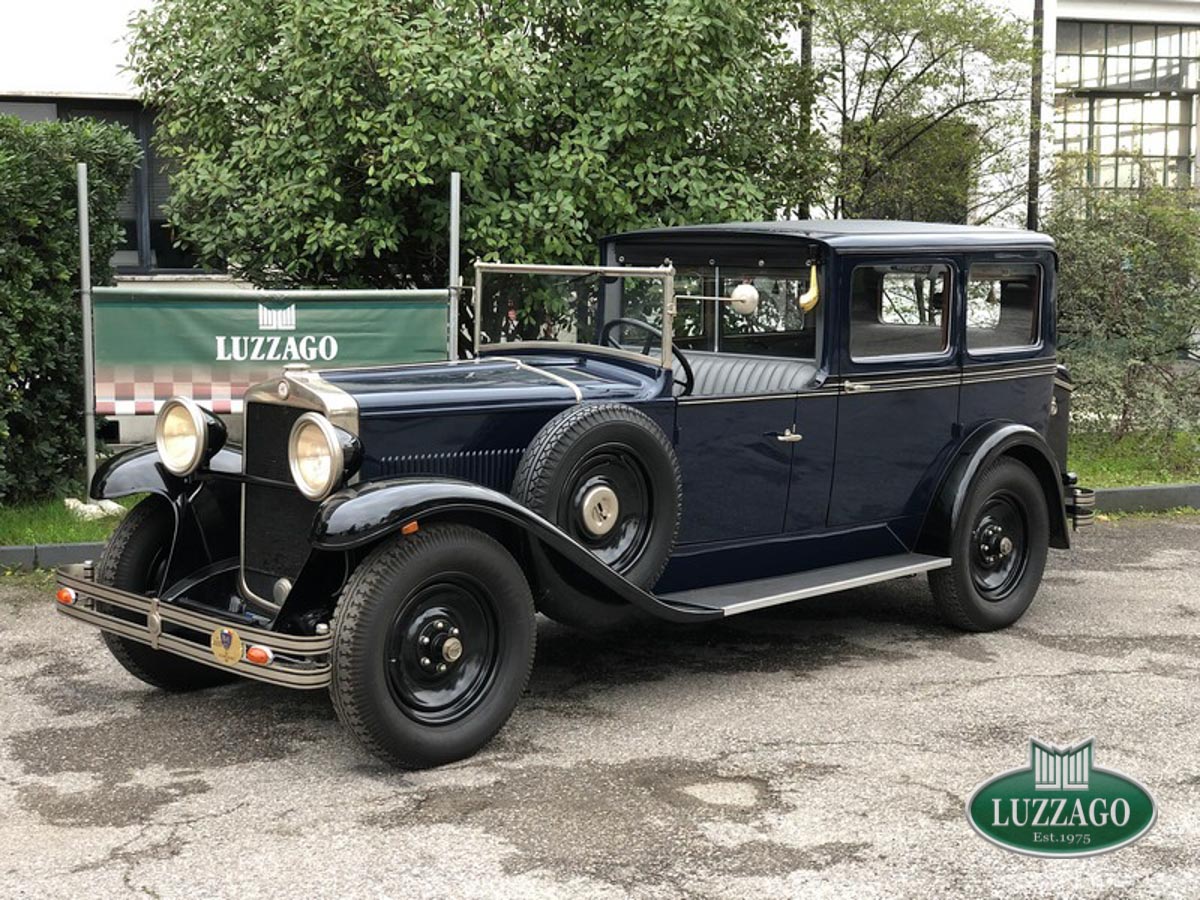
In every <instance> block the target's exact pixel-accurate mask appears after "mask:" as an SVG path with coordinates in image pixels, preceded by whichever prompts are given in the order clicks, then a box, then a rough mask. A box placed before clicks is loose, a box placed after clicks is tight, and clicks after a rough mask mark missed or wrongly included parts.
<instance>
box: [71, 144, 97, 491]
mask: <svg viewBox="0 0 1200 900" xmlns="http://www.w3.org/2000/svg"><path fill="white" fill-rule="evenodd" d="M75 182H76V188H77V190H78V196H79V298H80V301H81V303H82V306H83V427H84V445H85V452H86V454H87V486H86V488H85V494H86V495H89V496H90V491H91V488H92V477H93V476H94V475H95V474H96V396H95V391H96V381H95V378H96V360H95V347H94V345H93V343H92V248H91V242H90V240H89V238H88V174H87V163H76V164H75ZM85 499H86V497H85Z"/></svg>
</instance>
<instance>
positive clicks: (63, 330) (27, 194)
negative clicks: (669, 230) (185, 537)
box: [0, 116, 139, 502]
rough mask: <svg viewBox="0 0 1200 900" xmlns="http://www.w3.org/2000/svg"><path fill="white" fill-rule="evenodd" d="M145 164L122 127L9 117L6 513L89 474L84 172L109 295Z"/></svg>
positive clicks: (2, 234)
mask: <svg viewBox="0 0 1200 900" xmlns="http://www.w3.org/2000/svg"><path fill="white" fill-rule="evenodd" d="M138 156H139V150H138V147H137V144H136V142H135V141H134V139H133V138H132V137H130V136H129V134H128V133H127V132H126V131H125V130H124V129H123V128H121V127H119V126H115V125H105V124H102V123H99V122H93V121H91V120H89V119H77V120H74V121H71V122H61V123H60V122H50V123H37V124H24V123H22V122H21V121H19V120H18V119H16V118H14V117H11V116H0V502H15V501H21V500H27V499H33V498H36V497H39V496H43V495H46V496H48V495H52V494H53V493H54V492H56V491H58V490H60V489H62V488H63V487H64V486H65V484H66V483H67V482H69V481H71V480H73V479H74V478H77V477H78V475H79V473H80V469H81V468H82V467H83V454H84V435H83V428H82V418H81V415H80V413H81V412H82V410H83V344H82V341H81V330H82V326H81V316H80V306H79V295H78V293H77V290H76V289H77V288H78V286H79V230H78V229H79V225H78V221H77V218H76V182H75V164H76V163H77V162H85V163H87V164H88V186H89V203H88V209H89V217H90V220H91V221H90V229H91V252H92V259H91V270H92V280H93V283H95V284H104V283H106V282H109V281H111V279H112V270H111V269H110V267H109V259H110V258H111V257H112V255H113V252H114V251H115V250H116V249H117V246H118V244H119V243H120V240H121V236H122V233H121V226H120V223H119V222H118V220H117V204H118V202H119V201H120V199H121V196H122V194H123V193H124V191H125V187H126V185H127V184H128V183H129V179H130V177H131V175H132V174H133V167H134V165H135V163H136V162H137V159H138Z"/></svg>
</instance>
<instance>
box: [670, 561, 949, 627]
mask: <svg viewBox="0 0 1200 900" xmlns="http://www.w3.org/2000/svg"><path fill="white" fill-rule="evenodd" d="M948 565H950V559H949V558H948V557H943V556H925V555H923V554H921V553H900V554H897V555H896V556H880V557H876V558H875V559H864V560H862V561H860V562H853V563H845V564H843V565H840V566H826V567H825V568H823V569H810V570H809V571H807V572H795V573H793V574H791V575H780V576H777V577H775V578H760V579H758V580H756V581H739V582H734V583H733V584H718V585H715V586H713V587H706V588H696V589H694V590H690V591H676V592H675V593H673V594H660V595H659V598H658V599H660V600H662V601H664V602H666V603H669V604H671V605H673V606H675V605H684V606H690V607H695V608H699V609H703V610H708V611H712V612H720V614H721V615H723V616H736V615H737V614H738V613H744V612H750V610H752V609H762V608H764V607H767V606H778V605H779V604H781V603H791V602H792V601H793V600H804V599H806V598H808V597H819V596H821V595H822V594H833V593H835V592H837V591H845V590H849V589H850V588H856V587H862V586H863V585H865V584H874V583H875V582H877V581H890V580H891V579H893V578H903V577H904V576H905V575H917V574H919V573H921V572H928V571H930V570H931V569H941V568H944V567H946V566H948Z"/></svg>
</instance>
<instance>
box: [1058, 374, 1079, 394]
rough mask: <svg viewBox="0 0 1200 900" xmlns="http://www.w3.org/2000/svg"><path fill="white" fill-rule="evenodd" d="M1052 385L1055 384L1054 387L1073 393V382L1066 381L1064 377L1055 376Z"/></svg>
mask: <svg viewBox="0 0 1200 900" xmlns="http://www.w3.org/2000/svg"><path fill="white" fill-rule="evenodd" d="M1054 386H1055V387H1057V388H1062V389H1063V390H1064V391H1066V392H1067V393H1068V394H1073V393H1075V384H1074V383H1073V382H1070V381H1067V380H1065V379H1062V378H1055V379H1054Z"/></svg>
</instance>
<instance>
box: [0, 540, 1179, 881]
mask: <svg viewBox="0 0 1200 900" xmlns="http://www.w3.org/2000/svg"><path fill="white" fill-rule="evenodd" d="M1198 572H1200V518H1197V517H1190V518H1189V517H1166V518H1159V519H1134V518H1131V519H1124V520H1121V521H1119V522H1115V523H1102V524H1099V525H1097V526H1096V527H1095V528H1093V529H1092V530H1091V532H1090V533H1087V534H1085V535H1083V536H1082V537H1081V538H1080V539H1079V540H1078V545H1077V548H1076V549H1075V550H1072V551H1070V552H1059V551H1054V552H1052V554H1051V562H1050V567H1049V569H1048V571H1047V576H1046V581H1045V584H1044V586H1043V588H1042V591H1041V594H1040V595H1039V597H1038V599H1037V601H1036V602H1035V604H1034V606H1033V608H1032V609H1031V610H1030V612H1029V613H1028V614H1027V615H1026V616H1025V618H1024V619H1023V620H1022V621H1021V622H1019V623H1018V624H1017V625H1016V626H1015V627H1013V628H1011V629H1009V630H1007V631H1004V632H1000V633H996V634H989V635H964V634H959V633H956V632H953V631H950V630H947V629H945V628H943V627H942V626H941V625H939V624H938V622H937V619H936V616H935V614H934V612H933V609H932V607H931V602H930V600H929V595H928V591H927V588H926V585H925V581H924V579H923V578H911V579H906V580H904V581H901V582H892V583H890V584H884V585H877V586H874V587H872V588H869V589H863V590H857V591H853V592H847V593H844V594H839V595H836V596H832V597H827V598H823V599H820V600H815V601H807V602H803V603H801V604H797V605H792V606H788V607H781V608H777V609H775V610H768V611H763V612H760V613H757V614H749V615H745V616H740V617H737V618H735V619H731V620H729V621H727V622H724V623H720V624H715V625H708V626H697V627H679V626H670V625H651V626H647V627H644V628H641V629H639V630H637V631H634V632H631V633H627V634H623V635H616V636H612V637H606V638H603V639H599V638H591V637H581V636H578V635H576V634H573V633H572V632H570V631H568V630H566V629H562V628H560V627H558V626H555V625H553V624H551V623H549V622H545V621H543V622H542V623H541V627H540V629H539V640H540V644H539V647H538V661H537V665H536V667H535V670H534V675H533V680H532V683H531V685H530V689H529V692H528V695H527V696H526V697H525V698H524V700H523V701H522V703H521V705H520V706H519V707H518V709H517V712H516V714H515V715H514V717H513V719H512V721H511V722H510V723H509V725H508V727H507V728H506V729H505V730H504V731H503V732H502V733H501V735H500V737H499V738H498V739H497V740H496V741H495V742H494V743H493V744H492V745H491V746H490V747H489V748H487V749H486V750H485V751H484V752H482V753H480V754H479V755H478V756H477V757H475V758H473V759H470V760H467V761H465V762H463V763H459V764H456V765H453V766H449V767H446V768H443V769H440V770H436V771H429V772H418V773H405V772H396V771H391V770H389V769H387V768H385V767H383V766H382V765H380V764H377V763H376V762H374V761H373V760H372V759H371V758H369V757H367V756H365V755H364V754H363V753H362V752H361V751H359V750H358V748H357V747H356V746H355V744H354V743H353V742H352V741H351V739H350V738H349V737H348V736H347V735H346V734H344V733H343V732H342V731H341V730H340V729H339V727H338V724H337V721H336V720H335V718H334V715H333V711H332V709H331V707H330V704H329V701H328V699H327V698H326V696H325V695H324V693H308V694H304V693H293V692H290V691H287V690H284V689H277V688H271V687H267V686H259V685H255V684H250V683H245V684H238V685H232V686H229V687H223V688H219V689H216V690H211V691H208V692H204V693H199V694H192V695H187V696H171V695H166V694H161V693H158V692H156V691H154V690H151V689H149V688H147V687H144V686H142V685H141V684H140V683H138V682H136V681H134V680H133V679H132V678H130V677H129V676H127V675H126V674H125V673H124V671H123V670H122V669H120V668H119V667H118V666H117V664H116V663H115V662H114V661H113V660H112V659H111V658H109V657H108V656H107V655H106V653H105V652H104V650H103V648H102V647H101V645H100V643H99V639H98V637H97V635H96V634H95V633H94V632H93V631H91V630H90V629H88V628H87V627H85V626H83V625H81V624H78V623H75V622H71V621H69V620H67V619H65V618H63V617H61V616H59V615H57V614H56V613H55V611H54V609H53V601H52V600H51V597H50V591H49V589H48V587H46V586H45V585H38V584H36V583H35V582H34V581H32V580H31V579H29V578H13V577H9V578H0V674H2V677H0V896H4V897H63V896H81V897H96V896H116V897H120V896H125V895H132V896H140V895H146V896H153V897H187V898H195V897H237V898H240V900H246V898H256V897H276V896H281V895H292V896H304V897H318V896H320V897H350V896H355V897H357V896H371V897H431V898H432V897H437V898H452V897H485V896H487V897H491V896H504V897H579V896H596V897H624V896H635V897H685V896H686V897H691V896H704V897H707V896H712V897H747V896H792V897H801V896H804V897H807V896H814V897H842V896H845V897H854V898H870V897H897V896H901V897H921V898H926V897H937V896H969V897H1006V898H1008V897H1046V896H1072V897H1112V898H1124V897H1135V896H1146V897H1197V896H1200V753H1198V751H1197V747H1198V743H1200V724H1198V722H1197V715H1196V713H1197V709H1198V708H1200V664H1198V662H1197V660H1198V658H1200V592H1198V590H1197V589H1198V588H1200V576H1198V575H1197V573H1198ZM1031 736H1036V737H1039V738H1041V739H1044V740H1047V741H1052V742H1055V743H1067V742H1070V741H1073V740H1076V739H1079V738H1084V737H1089V736H1093V737H1094V738H1095V740H1096V745H1095V754H1096V763H1097V764H1098V765H1101V766H1105V767H1108V768H1115V769H1118V770H1120V771H1122V772H1124V773H1126V774H1128V775H1130V776H1132V777H1134V778H1137V779H1138V780H1139V781H1141V782H1142V783H1143V784H1145V785H1146V786H1147V787H1149V789H1150V790H1151V792H1152V793H1153V794H1154V795H1155V797H1156V799H1157V800H1158V803H1159V820H1158V823H1157V824H1156V825H1155V827H1154V829H1153V830H1152V831H1151V832H1150V834H1149V835H1147V836H1146V837H1145V838H1143V839H1142V840H1141V841H1140V842H1138V843H1136V844H1134V845H1132V846H1129V847H1126V848H1123V849H1121V850H1118V851H1116V852H1115V853H1110V854H1107V855H1104V856H1099V857H1094V858H1087V859H1080V860H1043V859H1035V858H1029V857H1023V856H1018V855H1015V854H1012V853H1008V852H1006V851H1004V850H1001V849H999V848H997V847H994V846H992V845H991V844H988V843H986V842H985V841H983V840H982V839H981V838H979V837H978V836H977V835H976V834H975V833H974V832H973V831H972V830H971V828H970V827H969V826H968V824H967V822H966V820H965V818H964V813H963V808H964V803H965V801H966V799H967V797H968V796H969V795H970V793H971V791H972V790H973V788H974V787H975V786H976V785H977V784H979V783H980V782H982V781H984V780H986V779H987V778H989V777H991V776H992V775H995V774H997V773H999V772H1001V771H1003V770H1006V769H1010V768H1014V767H1017V766H1021V765H1024V764H1025V763H1026V762H1027V754H1028V743H1027V742H1028V740H1029V738H1030V737H1031Z"/></svg>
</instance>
